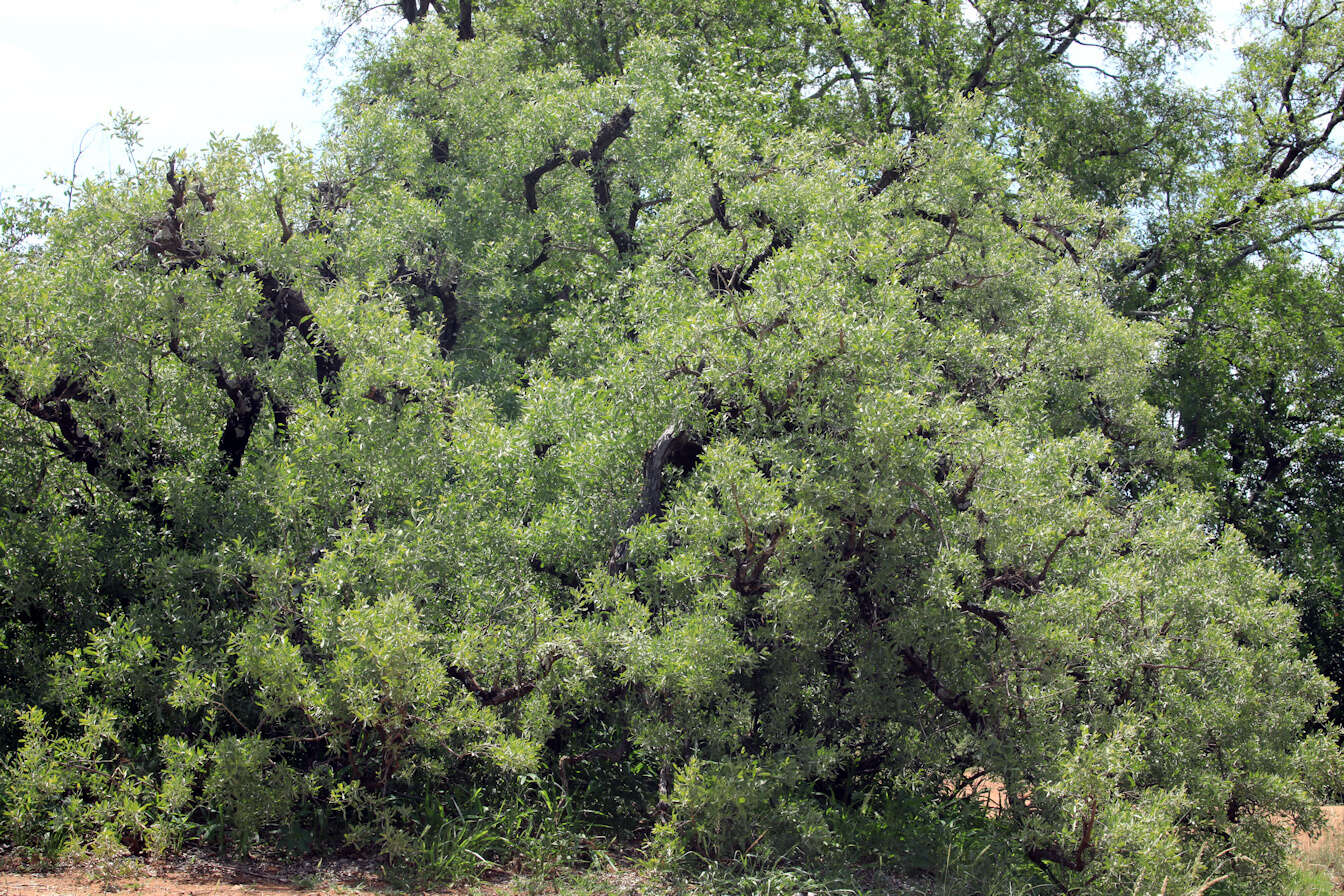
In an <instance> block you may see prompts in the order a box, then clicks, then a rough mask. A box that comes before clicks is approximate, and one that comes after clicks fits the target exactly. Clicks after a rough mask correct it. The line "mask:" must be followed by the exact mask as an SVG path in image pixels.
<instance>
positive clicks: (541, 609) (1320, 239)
mask: <svg viewBox="0 0 1344 896" xmlns="http://www.w3.org/2000/svg"><path fill="white" fill-rule="evenodd" d="M332 6H333V9H332V12H333V15H334V16H335V17H336V19H335V20H336V22H337V24H336V26H335V27H336V29H337V30H338V31H344V32H346V33H347V34H359V33H361V32H360V28H361V27H362V26H364V25H367V24H368V23H370V22H372V21H375V20H376V19H377V17H378V16H379V15H380V14H390V15H391V16H393V17H394V18H395V17H397V16H399V17H400V18H401V19H402V20H404V23H405V26H404V27H403V28H400V29H399V30H397V31H395V32H394V33H393V34H392V35H391V36H389V37H387V38H384V39H374V38H372V37H371V38H369V39H368V40H367V41H366V42H365V43H364V44H363V45H362V49H361V50H360V51H359V59H360V62H359V65H358V68H357V71H356V73H355V74H354V76H353V77H352V78H351V80H350V81H349V83H348V84H346V85H345V86H344V88H343V89H342V91H341V98H340V103H339V106H338V109H337V111H336V113H335V116H334V118H333V120H332V122H331V126H330V130H329V135H328V137H327V138H326V140H324V142H323V143H322V144H321V145H320V146H318V147H305V146H298V145H287V144H285V143H284V142H282V141H280V140H278V139H277V138H276V137H275V136H274V135H272V134H270V133H267V132H261V133H258V134H256V135H254V136H251V137H246V138H217V139H216V140H214V141H213V142H212V143H211V145H210V146H208V147H206V148H205V149H204V150H202V151H200V152H198V153H194V154H184V153H178V154H175V155H172V156H167V157H157V156H156V157H152V158H148V159H146V160H144V161H143V162H142V163H140V164H139V165H138V166H136V167H135V168H134V169H133V170H126V171H122V172H120V173H118V174H117V175H115V176H109V177H107V178H104V179H99V180H91V181H86V182H85V183H83V184H81V185H79V187H78V190H77V191H76V193H75V195H74V199H75V201H74V202H73V203H72V206H71V208H70V209H69V210H68V211H62V210H58V209H55V208H51V207H47V206H45V205H43V204H42V203H41V202H27V203H23V204H18V205H13V206H11V207H9V208H6V209H5V210H4V212H3V219H2V220H0V225H2V227H0V230H2V232H3V240H2V241H0V248H2V249H3V253H4V255H3V264H0V315H3V327H0V334H2V337H0V396H2V397H3V399H4V400H3V402H0V439H3V444H4V445H5V449H4V451H3V453H0V517H2V518H3V521H4V524H3V527H2V528H0V564H3V569H4V576H3V579H2V580H0V601H3V603H4V605H5V609H6V612H5V614H4V622H3V623H2V625H3V628H0V649H2V650H3V653H0V663H3V666H2V667H0V707H2V708H3V709H4V710H5V712H6V713H7V718H6V719H4V720H2V721H0V744H3V749H4V750H5V751H6V753H7V758H6V759H5V760H4V765H3V769H2V770H0V794H3V797H2V798H0V833H3V835H4V836H5V837H6V838H7V839H8V840H9V841H10V842H13V843H16V844H19V845H22V846H24V847H26V848H29V849H34V850H39V851H44V852H46V853H48V854H57V853H61V852H62V851H71V850H75V851H78V850H84V849H104V850H105V849H112V850H116V849H131V850H141V849H144V848H152V849H155V850H172V849H175V848H178V847H180V846H181V845H182V844H184V843H187V842H195V841H206V840H212V841H213V842H214V843H216V844H218V845H222V846H224V847H227V848H230V849H234V850H237V851H242V852H246V851H247V850H248V849H249V848H251V847H252V845H253V843H254V842H255V841H256V840H257V838H258V837H259V836H260V835H262V834H272V833H274V834H277V835H278V842H283V843H284V844H286V848H290V849H294V850H305V849H312V848H330V847H332V846H333V845H335V844H350V845H353V846H356V847H361V848H368V849H372V850H376V851H378V852H379V853H381V854H382V855H384V856H385V857H387V858H388V859H389V860H393V861H408V862H415V861H416V860H417V859H418V858H423V856H424V854H425V850H424V843H425V839H426V837H428V835H429V833H428V832H430V831H431V829H434V825H436V824H440V823H441V822H442V819H443V815H442V812H443V809H442V807H443V806H445V805H449V804H456V803H455V802H454V801H455V800H457V799H458V798H459V797H461V796H462V794H464V793H468V792H469V793H473V794H474V795H475V797H476V798H478V799H479V800H481V801H483V805H487V806H495V807H496V808H498V807H499V806H500V805H503V804H504V803H505V802H506V801H508V800H515V801H519V804H520V805H523V806H524V807H527V806H533V807H535V805H537V803H538V800H541V798H542V797H541V794H552V793H554V794H559V795H560V797H559V799H560V803H561V804H562V805H563V806H565V807H569V808H570V810H571V811H573V813H574V816H573V817H574V818H578V817H579V816H580V815H582V814H583V813H580V812H579V811H578V809H577V808H575V807H584V812H587V813H589V814H591V815H593V816H597V817H600V818H603V819H606V820H607V821H606V822H605V823H609V824H610V823H614V822H613V821H612V820H613V819H624V820H625V821H624V822H623V823H625V824H628V825H629V826H630V827H631V828H632V829H638V830H640V831H643V832H645V834H646V836H644V838H643V839H644V840H645V842H646V844H647V845H649V847H650V848H651V849H654V850H662V851H663V852H665V853H666V854H668V855H697V856H701V857H703V858H704V859H706V860H709V861H719V860H732V861H740V862H745V861H748V860H749V859H751V860H755V859H756V858H760V857H765V858H766V859H768V860H770V861H782V860H784V859H788V860H791V861H806V860H808V859H810V858H818V857H821V856H825V855H827V854H828V853H833V852H837V851H842V850H850V852H849V853H846V854H847V855H848V854H863V855H879V856H893V855H897V856H899V854H900V850H901V848H902V847H901V846H900V844H899V842H898V841H897V840H891V839H887V840H883V839H882V838H881V837H880V836H878V834H877V833H875V830H876V827H880V826H873V825H869V828H872V830H870V829H869V828H865V829H864V830H867V831H868V833H867V834H864V835H863V836H860V835H859V834H857V833H855V830H856V825H859V822H858V821H857V819H861V818H865V817H869V816H867V815H865V813H866V812H868V811H869V809H868V807H871V806H873V805H877V804H879V803H880V804H882V805H884V806H886V807H888V808H887V809H886V810H884V811H886V812H888V813H896V814H895V815H890V814H889V815H888V816H886V817H887V819H888V823H891V819H892V818H896V819H900V818H906V819H907V820H908V819H914V818H918V817H925V815H926V814H927V813H928V812H930V811H934V809H930V808H929V807H935V809H936V807H938V806H944V809H942V810H939V811H951V810H947V809H946V808H945V806H946V791H947V788H948V782H952V781H958V780H960V779H961V778H962V777H963V775H965V774H966V773H967V770H975V772H976V773H983V774H987V775H989V776H992V777H993V778H994V779H995V780H996V781H998V782H1000V783H1001V784H1002V786H1003V789H1004V792H1005V802H1004V805H1003V807H1002V808H1001V809H1000V810H998V811H995V812H992V813H991V812H988V811H986V810H984V809H982V808H979V807H969V811H970V812H971V815H973V816H974V824H976V825H979V826H981V828H982V829H983V830H984V831H985V832H986V834H985V836H986V837H987V838H988V839H987V840H986V842H987V844H988V846H987V847H986V848H987V849H992V852H990V861H992V862H996V863H999V865H1000V867H1001V868H1002V869H1006V870H1005V871H1004V873H1006V874H1007V875H1009V876H1010V877H1011V878H1012V879H1013V880H1015V881H1019V882H1023V883H1030V884H1044V885H1048V886H1050V887H1052V888H1054V889H1056V890H1058V891H1059V892H1062V893H1097V894H1108V893H1115V894H1120V893H1126V894H1128V893H1134V892H1148V891H1152V892H1156V891H1157V888H1158V887H1159V886H1160V887H1162V888H1163V892H1166V893H1192V894H1193V893H1204V892H1219V893H1264V892H1270V891H1272V889H1273V888H1275V887H1277V886H1279V885H1280V884H1281V883H1282V881H1283V875H1284V873H1285V865H1284V857H1285V850H1286V847H1287V838H1288V836H1289V829H1290V828H1291V827H1292V826H1294V825H1298V826H1302V825H1308V826H1309V825H1310V824H1312V823H1313V822H1314V820H1315V819H1316V817H1317V814H1316V806H1317V805H1318V803H1319V802H1321V801H1322V800H1323V799H1324V798H1325V797H1326V796H1328V795H1329V794H1330V793H1331V792H1332V788H1334V787H1335V782H1336V780H1337V778H1336V775H1337V773H1338V768H1339V758H1340V754H1339V749H1338V746H1337V743H1336V738H1337V734H1338V732H1337V730H1336V729H1335V728H1333V727H1332V726H1331V724H1330V723H1329V721H1328V720H1327V719H1326V714H1327V711H1328V710H1329V709H1330V707H1331V706H1332V704H1331V702H1330V701H1331V687H1330V683H1329V682H1328V680H1327V679H1326V678H1325V677H1323V676H1322V675H1321V674H1320V672H1319V671H1318V668H1317V662H1319V665H1320V668H1321V669H1323V670H1324V671H1325V672H1327V673H1329V674H1331V675H1334V676H1335V677H1337V678H1338V677H1340V676H1341V675H1342V674H1344V661H1341V656H1344V653H1342V652H1341V647H1340V642H1339V639H1338V632H1339V627H1340V626H1341V625H1344V622H1341V617H1340V608H1341V606H1344V603H1342V601H1344V597H1342V596H1341V589H1344V576H1341V572H1340V570H1341V549H1344V544H1342V543H1341V530H1340V527H1339V524H1338V521H1337V520H1336V519H1335V517H1336V513H1335V503H1336V497H1337V496H1338V495H1339V493H1340V492H1339V489H1338V488H1337V484H1338V480H1339V477H1340V466H1339V461H1340V438H1341V433H1340V431H1339V425H1340V422H1339V414H1338V409H1337V401H1338V398H1337V396H1338V395H1340V394H1341V390H1340V389H1339V388H1337V385H1338V384H1337V383H1336V380H1337V378H1338V376H1339V372H1338V367H1339V363H1338V361H1339V351H1338V348H1337V343H1338V338H1337V337H1338V333H1339V327H1340V304H1339V296H1340V290H1339V287H1340V268H1339V265H1338V258H1337V255H1336V243H1335V242H1334V240H1333V235H1332V234H1333V230H1334V229H1335V228H1336V227H1338V226H1339V224H1340V222H1341V221H1344V209H1341V206H1340V202H1339V191H1340V189H1344V181H1341V173H1342V169H1341V167H1340V162H1339V148H1340V147H1339V135H1338V133H1337V132H1336V131H1337V128H1338V125H1339V123H1340V121H1344V96H1342V95H1341V89H1342V88H1344V56H1341V53H1344V35H1342V34H1340V31H1341V29H1344V13H1341V11H1340V10H1339V9H1337V8H1336V7H1334V6H1333V5H1330V4H1327V3H1323V2H1315V0H1304V2H1275V3H1271V4H1268V5H1266V6H1264V7H1263V8H1261V9H1259V11H1258V13H1257V15H1258V17H1259V18H1258V19H1257V21H1258V23H1259V32H1258V34H1259V36H1258V37H1257V38H1256V40H1255V41H1254V42H1253V43H1251V44H1249V45H1247V46H1246V47H1245V48H1244V49H1243V50H1242V60H1243V65H1242V68H1241V70H1240V71H1239V73H1238V74H1237V75H1236V76H1235V77H1233V79H1232V80H1231V81H1230V82H1229V85H1228V86H1227V87H1226V88H1225V89H1224V90H1223V91H1222V92H1221V93H1216V94H1215V93H1210V92H1201V91H1197V90H1193V89H1189V88H1186V87H1182V86H1180V84H1179V82H1178V81H1176V80H1175V79H1174V78H1173V75H1172V73H1173V71H1174V66H1175V65H1176V64H1177V62H1178V61H1179V59H1180V58H1181V54H1183V53H1188V52H1194V51H1198V49H1199V48H1200V47H1201V46H1202V44H1203V40H1204V38H1203V35H1204V31H1205V24H1206V23H1205V20H1204V16H1203V14H1202V13H1201V11H1200V9H1199V8H1198V6H1197V5H1196V4H1194V3H1193V2H1188V0H1086V2H1066V3H1061V2H1057V0H1029V2H1020V0H994V2H991V0H984V2H978V3H977V2H971V3H962V2H960V0H958V2H950V0H949V2H941V0H938V2H911V3H894V2H890V0H886V2H878V0H871V2H868V0H860V2H858V3H852V4H849V3H846V4H839V3H833V2H831V0H818V2H806V3H795V2H790V0H769V2H766V0H736V2H720V0H704V2H695V3H662V2H634V0H629V2H623V3H615V4H608V3H606V2H603V3H598V4H577V3H572V2H569V0H547V2H544V3H514V2H511V0H503V2H498V3H493V2H490V3H480V4H472V3H470V2H469V0H461V2H460V3H458V4H447V3H439V2H433V0H430V2H419V3H416V2H403V3H401V4H400V5H399V6H398V7H396V8H389V9H384V8H382V7H379V6H372V5H369V4H366V3H363V2H362V0H360V2H355V0H341V2H337V3H333V4H332ZM1299 612H1300V613H1301V618H1302V619H1303V620H1304V621H1305V624H1306V628H1305V635H1304V634H1303V632H1302V631H1301V630H1300V629H1299V624H1298V623H1299ZM548 798H549V797H548ZM492 801H493V802H492ZM530 811H532V810H531V809H526V810H525V811H524V813H523V814H524V816H527V813H528V812H530ZM957 811H962V810H957ZM901 813H904V814H903V815H902V814H901ZM921 813H924V814H921ZM543 814H544V813H543ZM506 815H507V814H506V813H502V812H501V813H498V816H499V817H500V818H504V817H506ZM508 817H512V816H508ZM527 817H532V816H527ZM436 819H437V820H436ZM499 823H500V824H503V823H504V822H502V821H501V822H499ZM575 823H576V824H577V822H575ZM895 823H896V824H897V825H898V826H899V824H901V823H902V822H900V821H899V820H898V821H897V822H895ZM967 823H968V824H969V823H971V822H967ZM505 835H506V836H508V837H513V838H515V839H516V838H518V837H520V836H522V834H521V831H520V830H513V831H511V832H505ZM505 835H502V836H505ZM501 848H503V847H501ZM854 850H858V853H854V852H853V851H854ZM753 857H754V858H753ZM907 858H908V857H907ZM856 860H857V859H856ZM1159 882H1161V883H1159ZM1210 888H1215V889H1210Z"/></svg>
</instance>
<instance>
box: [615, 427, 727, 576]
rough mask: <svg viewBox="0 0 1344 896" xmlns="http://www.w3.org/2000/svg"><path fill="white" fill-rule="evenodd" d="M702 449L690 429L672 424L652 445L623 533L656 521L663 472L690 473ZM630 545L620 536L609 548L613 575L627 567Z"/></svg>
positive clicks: (661, 491)
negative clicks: (650, 520) (651, 520)
mask: <svg viewBox="0 0 1344 896" xmlns="http://www.w3.org/2000/svg"><path fill="white" fill-rule="evenodd" d="M704 450H705V446H704V444H703V443H701V442H700V440H699V439H698V438H697V437H696V435H695V434H694V433H692V432H691V431H690V430H689V429H686V428H685V427H682V426H681V425H680V424H677V423H672V424H670V425H669V426H668V427H667V429H665V430H663V434H662V435H660V436H659V437H658V439H657V440H656V441H655V442H654V443H653V447H651V448H650V449H649V450H648V452H646V453H645V455H644V464H643V468H642V471H641V482H642V484H641V487H640V491H639V499H638V500H637V501H636V502H635V506H634V508H633V509H632V510H631V511H630V518H629V520H627V522H626V524H625V528H626V530H629V529H631V528H633V527H634V526H636V525H638V524H639V523H641V522H643V521H644V520H646V519H657V518H658V517H660V516H661V515H662V512H663V487H664V485H665V484H666V477H665V473H666V471H667V468H668V467H669V466H671V467H675V468H676V469H678V470H681V471H682V472H683V473H685V472H689V471H690V469H691V468H692V467H694V466H695V463H696V461H698V460H699V459H700V455H701V454H702V453H703V452H704ZM629 555H630V542H629V539H628V538H627V536H626V535H625V534H622V535H621V537H620V539H619V540H618V541H617V542H616V545H615V547H613V548H612V549H611V555H610V556H609V557H608V559H607V569H608V570H609V571H611V572H613V573H615V572H621V571H623V570H625V569H626V568H627V566H628V564H629Z"/></svg>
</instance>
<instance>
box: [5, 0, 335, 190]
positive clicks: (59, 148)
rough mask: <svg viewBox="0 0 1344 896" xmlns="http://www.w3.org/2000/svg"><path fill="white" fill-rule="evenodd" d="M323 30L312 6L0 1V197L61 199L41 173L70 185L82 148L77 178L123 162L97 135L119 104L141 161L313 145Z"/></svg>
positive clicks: (292, 2) (319, 12)
mask: <svg viewBox="0 0 1344 896" xmlns="http://www.w3.org/2000/svg"><path fill="white" fill-rule="evenodd" d="M324 19H325V13H324V11H323V9H322V4H321V3H320V2H318V0H211V2H209V3H182V2H176V0H124V2H118V3H108V2H103V0H68V2H61V3H48V4H32V3H24V4H20V3H6V4H4V7H3V9H2V10H0V81H2V82H3V83H4V84H5V85H6V87H5V89H4V90H3V91H0V115H3V120H4V121H6V122H7V123H8V128H7V129H8V131H9V134H8V136H7V137H6V139H5V140H4V141H0V191H3V193H4V194H8V195H12V194H13V193H33V192H52V193H59V192H62V191H59V190H55V189H53V188H52V186H51V183H50V181H48V180H47V179H46V174H47V172H49V171H52V170H56V171H59V172H60V173H62V174H65V175H68V174H69V172H70V168H71V164H72V162H73V160H74V158H75V155H76V152H77V150H78V147H79V145H80V140H81V137H83V138H84V146H85V149H84V154H83V156H82V158H81V159H80V164H79V173H80V174H81V175H90V174H94V173H98V172H102V171H107V170H109V169H111V170H115V168H116V166H117V165H118V164H125V162H126V159H125V155H124V153H123V152H122V150H121V148H120V147H119V146H117V145H115V144H113V143H112V142H111V141H109V140H108V139H106V137H105V135H104V134H103V133H102V132H101V131H100V130H99V129H98V127H97V125H98V124H100V123H103V122H106V121H107V120H108V119H109V113H110V112H112V111H114V110H116V109H118V108H123V107H124V108H125V109H127V110H129V111H130V112H133V113H135V114H137V115H140V116H142V117H143V118H145V119H147V122H148V123H147V125H146V127H145V128H144V129H143V131H142V136H143V137H144V141H145V152H151V151H159V150H162V149H165V148H174V147H182V148H190V149H196V148H199V147H201V146H203V145H204V144H205V142H206V141H207V140H208V139H209V137H210V134H211V133H212V132H220V133H226V134H231V133H249V132H251V131H253V130H254V129H256V128H257V127H260V126H269V127H275V128H276V130H277V131H278V132H279V133H280V135H281V136H283V137H288V136H290V135H291V134H292V133H293V134H297V135H298V136H299V137H301V138H302V139H304V140H305V141H312V140H315V139H316V138H317V136H318V135H319V134H320V132H321V126H320V121H321V107H320V105H319V103H318V100H317V98H316V97H314V96H313V94H314V90H313V88H312V84H311V81H312V79H311V77H310V76H309V74H308V72H307V70H306V65H307V63H308V61H309V60H310V59H311V58H312V56H313V43H314V41H315V40H316V38H317V37H318V35H319V32H320V30H321V26H322V23H323V21H324ZM91 128H92V130H90V129H91ZM86 132H87V137H84V135H85V134H86Z"/></svg>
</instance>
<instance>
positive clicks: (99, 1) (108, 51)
mask: <svg viewBox="0 0 1344 896" xmlns="http://www.w3.org/2000/svg"><path fill="white" fill-rule="evenodd" d="M1240 5H1241V0H1211V12H1212V15H1213V18H1214V25H1215V34H1216V36H1217V37H1218V38H1219V40H1218V44H1217V47H1216V48H1215V50H1214V51H1213V52H1211V53H1210V54H1209V55H1208V56H1207V57H1205V58H1204V59H1202V60H1199V61H1198V62H1196V63H1194V64H1192V65H1191V66H1190V68H1189V71H1188V74H1187V76H1186V77H1187V79H1188V80H1191V81H1193V82H1195V83H1205V84H1215V83H1217V82H1219V81H1221V80H1222V79H1223V78H1224V77H1226V75H1227V74H1228V73H1230V72H1231V70H1232V68H1233V67H1234V66H1235V56H1234V55H1233V53H1232V51H1231V46H1232V43H1231V38H1232V34H1233V32H1234V30H1235V26H1236V23H1237V20H1238V17H1239V10H1240ZM322 6H323V5H322V3H321V0H48V2H47V3H33V2H21V0H0V84H3V85H5V86H4V88H3V89H0V122H4V127H5V131H6V136H5V137H3V138H0V196H5V195H7V196H14V195H23V194H33V193H47V194H49V195H53V196H56V195H59V194H60V193H62V192H63V191H61V190H58V189H57V188H55V187H53V186H52V185H51V183H50V182H49V180H47V173H48V172H49V171H52V170H58V171H60V172H61V173H63V174H66V175H68V174H69V173H70V170H71V167H72V165H73V164H74V162H75V159H76V155H77V154H78V153H79V147H80V145H81V141H82V142H83V144H84V151H83V153H82V154H81V155H79V165H78V169H77V173H78V174H79V175H81V176H87V175H91V174H96V173H99V172H103V171H111V170H115V168H116V167H117V165H118V164H124V163H125V156H124V154H123V152H122V149H121V147H120V146H118V145H116V144H115V143H114V142H113V141H111V140H109V139H108V137H107V136H106V133H105V132H104V131H102V130H100V128H99V125H100V124H101V123H106V122H107V121H109V119H110V115H111V113H112V112H113V111H114V110H117V109H119V108H125V109H127V110H128V111H130V112H133V113H135V114H137V115H140V116H141V117H143V118H145V119H146V120H147V124H146V126H145V127H144V128H142V132H141V133H142V136H143V138H144V143H145V149H144V152H145V153H150V152H158V153H162V152H166V151H170V150H174V149H199V148H201V147H203V146H204V145H205V144H206V142H207V141H208V140H209V138H210V135H211V133H213V132H219V133H224V134H240V133H241V134H246V133H251V132H253V131H254V130H256V129H257V128H258V127H263V126H265V127H273V128H275V129H276V130H277V131H278V132H279V133H280V135H281V136H283V137H290V136H298V137H299V138H301V139H303V140H305V141H307V142H313V141H315V140H316V139H317V138H318V136H320V134H321V122H322V116H323V112H324V108H325V104H324V103H323V98H322V96H321V95H320V92H319V91H317V90H316V89H315V88H314V87H313V79H312V77H311V76H310V74H309V72H308V63H309V61H310V60H311V59H312V58H313V57H314V49H313V46H314V43H315V42H316V41H317V39H318V37H319V35H320V32H321V28H322V25H323V23H324V22H325V20H326V14H325V12H324V10H323V8H322Z"/></svg>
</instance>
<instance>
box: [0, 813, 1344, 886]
mask: <svg viewBox="0 0 1344 896" xmlns="http://www.w3.org/2000/svg"><path fill="white" fill-rule="evenodd" d="M982 796H983V795H982ZM991 798H992V797H991ZM1322 808H1323V809H1324V811H1325V817H1326V826H1325V829H1324V830H1323V831H1322V832H1321V833H1320V834H1318V835H1317V836H1315V837H1307V836H1306V835H1305V834H1299V835H1298V837H1297V846H1298V851H1299V854H1300V857H1299V861H1300V862H1301V864H1302V865H1304V866H1306V867H1308V868H1312V869H1315V870H1319V871H1321V872H1323V873H1325V874H1327V875H1329V876H1330V877H1331V878H1332V879H1333V880H1335V881H1336V882H1340V883H1341V885H1342V886H1344V805H1337V806H1324V807H1322ZM398 892H404V891H403V890H398V889H397V888H395V887H392V886H391V885H389V884H388V883H387V882H386V881H385V880H383V879H382V878H381V877H380V876H379V875H378V872H377V868H376V866H374V865H371V864H369V863H360V862H357V861H350V860H347V861H338V862H334V863H331V864H327V865H321V864H318V863H306V864H305V863H298V864H295V863H289V864H279V863H272V862H264V861H253V862H221V861H219V860H217V859H214V858H212V857H210V856H208V855H205V854H198V855H194V856H188V857H186V858H183V859H180V860H177V861H173V862H140V861H135V860H121V861H118V862H113V863H107V864H102V865H99V864H90V865H82V866H79V867H76V868H67V869H61V870H57V871H51V872H47V873H32V872H18V871H9V870H3V864H2V860H0V896H106V894H112V893H120V894H125V896H355V894H360V893H385V894H392V893H398ZM422 892H423V893H424V896H541V894H562V893H567V894H572V896H585V894H595V896H596V894H601V896H667V894H668V893H669V890H668V888H667V887H666V885H665V884H664V883H661V882H658V881H656V880H654V879H651V878H650V877H649V876H647V875H644V874H641V873H640V872H639V871H637V870H636V869H634V868H632V867H630V866H628V865H626V866H617V867H613V868H611V869H609V870H607V871H601V872H586V873H581V874H577V875H575V876H573V877H571V878H568V879H544V878H535V877H521V876H514V875H510V874H506V873H503V872H499V873H496V874H494V875H490V876H488V877H487V879H485V880H482V881H477V882H474V883H472V884H464V885H460V886H455V887H447V888H440V889H435V890H430V891H422Z"/></svg>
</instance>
